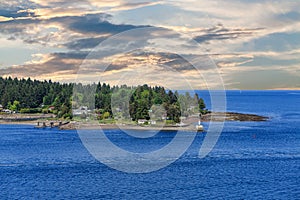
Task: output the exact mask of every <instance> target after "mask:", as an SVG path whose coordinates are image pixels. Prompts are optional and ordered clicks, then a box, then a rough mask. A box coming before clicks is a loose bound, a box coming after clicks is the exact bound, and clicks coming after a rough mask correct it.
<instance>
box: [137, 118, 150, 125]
mask: <svg viewBox="0 0 300 200" xmlns="http://www.w3.org/2000/svg"><path fill="white" fill-rule="evenodd" d="M146 123H148V120H146V119H139V120H138V124H139V125H143V124H146Z"/></svg>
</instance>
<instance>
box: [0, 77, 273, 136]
mask: <svg viewBox="0 0 300 200" xmlns="http://www.w3.org/2000/svg"><path fill="white" fill-rule="evenodd" d="M266 120H268V118H267V117H264V116H258V115H254V114H247V113H236V112H226V113H220V112H211V111H209V110H207V109H206V105H205V102H204V100H203V98H201V97H199V95H198V94H197V93H195V92H192V91H191V92H178V91H172V90H167V89H165V88H164V87H161V86H149V85H147V84H144V85H139V86H127V85H122V86H110V85H109V84H106V83H100V82H99V83H93V84H86V85H83V84H80V83H58V82H52V81H51V80H49V81H38V80H31V79H30V78H28V79H17V78H15V79H12V78H11V77H8V78H1V77H0V123H14V124H16V123H29V124H35V126H37V127H41V128H43V127H47V126H50V127H59V128H60V129H76V128H79V129H80V128H91V127H98V126H100V127H101V128H103V129H114V128H118V127H122V128H124V129H138V130H149V129H151V130H156V129H160V130H178V129H183V130H185V129H192V128H195V126H196V124H197V123H199V121H200V122H208V121H266Z"/></svg>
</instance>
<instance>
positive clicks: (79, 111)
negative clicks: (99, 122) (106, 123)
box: [73, 106, 91, 116]
mask: <svg viewBox="0 0 300 200" xmlns="http://www.w3.org/2000/svg"><path fill="white" fill-rule="evenodd" d="M89 112H91V110H88V107H87V106H80V107H79V108H78V109H74V110H73V115H74V116H81V115H87V114H88V113H89Z"/></svg>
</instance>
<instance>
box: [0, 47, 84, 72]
mask: <svg viewBox="0 0 300 200" xmlns="http://www.w3.org/2000/svg"><path fill="white" fill-rule="evenodd" d="M86 55H87V53H86V52H69V53H52V54H46V55H41V54H38V55H34V59H35V60H33V61H30V62H27V63H25V64H24V65H16V66H12V67H8V68H5V69H2V70H1V72H0V75H2V76H4V75H5V76H13V77H39V76H44V77H47V76H48V77H49V76H52V75H53V74H56V73H58V72H60V73H65V74H68V75H70V74H72V75H74V74H76V73H77V70H78V67H79V66H80V64H81V62H82V60H83V59H84V58H85V57H86Z"/></svg>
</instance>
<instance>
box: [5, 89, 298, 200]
mask: <svg viewBox="0 0 300 200" xmlns="http://www.w3.org/2000/svg"><path fill="white" fill-rule="evenodd" d="M199 93H200V96H202V97H204V99H205V100H206V102H208V103H207V104H208V107H209V106H210V105H209V94H208V92H207V91H199ZM227 106H228V111H238V112H243V113H253V114H259V115H264V116H268V117H270V120H269V121H267V122H226V124H225V127H224V130H223V132H222V134H221V137H220V139H219V141H218V143H217V145H216V146H215V148H214V149H213V151H212V152H211V153H210V154H209V155H208V156H207V157H205V158H204V159H199V158H198V152H199V148H200V146H201V143H202V141H203V139H204V136H205V134H198V135H197V136H196V138H195V140H194V142H193V144H192V145H191V147H190V148H189V149H188V150H187V152H186V153H185V154H184V155H183V156H182V157H180V159H178V160H177V161H176V162H174V163H173V164H171V165H170V166H168V167H165V168H163V169H161V170H159V171H156V172H152V173H147V174H128V173H124V172H119V171H117V170H113V169H111V168H109V167H107V166H105V165H104V164H101V163H100V162H98V161H97V160H96V159H94V158H93V156H92V155H91V154H90V153H89V152H88V151H87V150H86V149H85V147H84V146H83V144H82V143H81V140H80V139H79V136H78V134H77V132H76V131H59V130H57V129H42V130H40V129H35V128H34V127H32V126H28V125H0V188H1V190H0V199H300V192H299V187H300V148H299V145H300V91H228V92H227ZM204 126H205V127H206V128H207V126H208V124H207V123H205V124H204ZM175 134H176V132H160V133H159V134H157V135H156V136H154V137H152V138H149V139H141V138H133V137H130V136H128V135H126V134H124V133H122V132H121V131H118V130H109V131H106V135H107V136H108V137H109V138H110V139H111V140H112V141H113V142H115V143H116V144H118V145H119V146H121V147H122V148H124V149H127V150H130V151H136V152H140V151H141V152H147V151H153V150H157V149H159V148H161V147H163V146H164V145H166V144H168V143H169V142H170V141H171V140H172V139H173V137H174V136H175Z"/></svg>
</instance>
